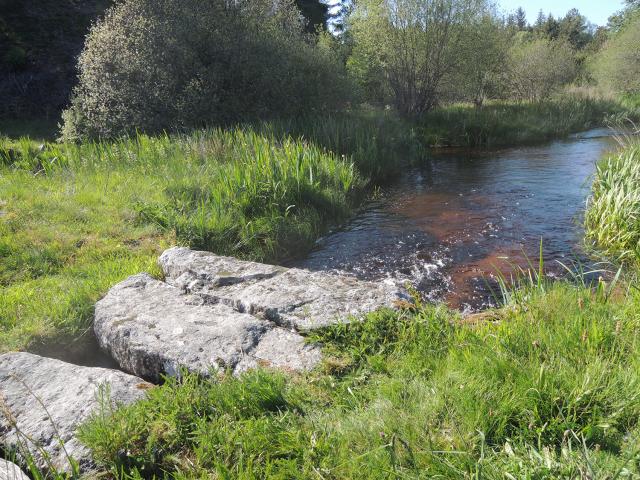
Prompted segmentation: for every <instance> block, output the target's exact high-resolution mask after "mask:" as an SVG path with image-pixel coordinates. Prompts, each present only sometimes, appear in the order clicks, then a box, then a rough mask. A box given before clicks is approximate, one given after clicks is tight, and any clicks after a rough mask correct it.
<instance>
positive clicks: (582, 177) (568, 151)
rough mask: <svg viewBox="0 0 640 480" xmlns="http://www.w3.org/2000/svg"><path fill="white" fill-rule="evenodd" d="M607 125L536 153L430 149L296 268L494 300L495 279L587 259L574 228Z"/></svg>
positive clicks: (440, 296)
mask: <svg viewBox="0 0 640 480" xmlns="http://www.w3.org/2000/svg"><path fill="white" fill-rule="evenodd" d="M613 145H614V141H613V139H612V138H611V136H610V132H609V131H608V130H606V129H598V130H592V131H590V132H586V133H582V134H579V135H575V136H573V137H572V138H570V139H568V140H563V141H557V142H553V143H551V144H547V145H543V146H534V147H520V148H508V149H502V150H492V151H489V150H472V151H471V150H458V151H447V152H435V153H433V154H432V155H431V158H430V159H429V160H427V161H425V162H423V163H422V164H421V165H420V166H418V167H413V168H411V169H409V170H408V171H406V172H404V174H403V175H402V177H401V178H400V179H399V180H398V181H397V182H395V183H394V184H393V185H390V186H388V187H386V188H383V189H381V191H380V192H378V194H377V195H376V197H375V198H374V199H373V200H371V201H370V202H368V203H367V204H366V205H365V206H364V208H362V209H361V210H360V211H359V213H358V214H357V215H356V216H355V217H353V218H352V219H351V221H350V222H349V223H348V224H346V225H344V226H343V227H342V228H340V229H338V230H335V231H333V232H331V233H330V234H329V235H327V236H325V237H324V238H321V239H320V240H319V241H318V243H317V246H316V248H315V249H314V251H313V252H312V253H311V254H310V255H309V256H308V257H307V258H305V259H303V260H302V261H298V262H296V263H295V264H294V265H295V266H297V267H303V268H309V269H312V270H329V271H335V272H340V273H347V274H351V275H354V276H356V277H359V278H362V279H367V280H377V281H380V280H383V279H391V280H394V281H400V282H406V281H409V282H411V283H412V284H413V285H414V286H415V287H416V288H417V290H418V291H419V292H421V293H422V294H423V295H424V296H425V297H426V298H427V299H428V300H431V301H445V302H446V303H447V304H449V305H450V306H451V307H453V308H459V309H462V310H468V311H469V310H471V311H473V310H477V309H480V308H482V307H485V306H488V305H492V304H495V301H496V300H497V298H499V293H498V291H497V283H496V282H495V279H496V277H497V275H498V274H501V275H504V276H507V277H509V276H510V275H511V274H512V273H513V272H514V270H518V267H521V268H527V267H528V266H529V262H532V263H534V264H537V262H538V256H539V255H538V252H539V248H540V241H541V240H542V245H543V251H544V254H543V257H544V259H545V264H546V266H547V272H548V274H551V275H553V274H554V273H555V274H559V273H560V272H561V271H563V270H564V269H563V267H562V266H561V265H560V263H559V262H563V263H564V264H569V263H571V262H573V261H576V260H577V261H579V262H585V261H586V260H587V259H586V256H585V255H584V253H583V252H582V250H581V248H580V246H581V243H582V242H581V237H582V232H581V228H580V220H581V214H582V211H583V209H584V205H585V200H586V198H587V195H588V193H589V186H590V180H591V175H592V173H593V172H594V169H595V163H596V162H597V161H598V160H599V159H600V158H601V157H602V155H603V154H604V152H605V151H606V150H607V149H611V148H612V147H613Z"/></svg>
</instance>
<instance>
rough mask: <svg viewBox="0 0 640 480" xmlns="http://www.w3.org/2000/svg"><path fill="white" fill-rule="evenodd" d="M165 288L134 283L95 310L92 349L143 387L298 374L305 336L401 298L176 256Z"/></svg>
mask: <svg viewBox="0 0 640 480" xmlns="http://www.w3.org/2000/svg"><path fill="white" fill-rule="evenodd" d="M159 263H160V266H161V267H162V269H163V271H164V274H165V281H164V282H163V281H159V280H156V279H154V278H153V277H151V276H150V275H148V274H139V275H134V276H133V277H130V278H128V279H127V280H125V281H123V282H121V283H120V284H118V285H116V286H115V287H113V288H112V289H111V290H110V291H109V293H108V294H107V295H106V296H105V297H104V298H103V299H102V300H100V301H99V302H98V303H97V304H96V309H95V323H94V330H95V333H96V337H97V338H98V342H99V344H100V346H101V347H102V348H103V349H105V350H106V351H107V352H109V353H110V354H111V356H112V357H113V358H114V359H115V360H116V361H117V362H118V364H119V365H120V366H121V368H122V369H123V370H125V371H128V372H131V373H133V374H135V375H139V376H142V377H144V378H147V379H150V380H158V379H159V378H160V377H161V376H162V375H164V374H167V375H177V374H179V372H180V370H181V369H182V368H186V369H187V370H190V371H193V372H197V373H200V374H204V375H209V374H211V373H213V372H215V371H219V370H225V371H232V372H233V373H240V372H243V371H245V370H247V369H249V368H253V367H256V366H258V365H266V366H273V367H278V368H283V369H291V370H308V369H311V368H313V367H314V366H315V365H316V364H317V363H318V362H319V361H320V360H321V353H320V349H319V347H318V346H316V345H310V344H307V343H305V341H304V338H303V336H302V335H301V334H300V332H305V331H309V330H313V329H317V328H321V327H325V326H327V325H330V324H333V323H337V322H342V321H345V320H347V318H348V317H349V316H352V315H361V314H363V313H366V312H369V311H372V310H375V309H377V308H379V307H383V306H389V307H390V306H393V305H394V303H395V302H396V301H397V300H400V299H406V298H408V296H407V294H406V292H405V291H404V290H403V289H401V288H398V287H397V286H396V285H393V284H390V283H389V284H387V283H373V282H363V281H359V280H357V279H354V278H351V277H345V276H338V275H333V274H328V273H325V272H311V271H306V270H301V269H295V268H291V269H287V268H283V267H278V266H274V265H265V264H261V263H255V262H246V261H242V260H237V259H235V258H231V257H222V256H218V255H214V254H211V253H208V252H197V251H193V250H190V249H188V248H181V247H176V248H172V249H169V250H167V251H165V252H164V253H163V254H162V255H161V257H160V259H159Z"/></svg>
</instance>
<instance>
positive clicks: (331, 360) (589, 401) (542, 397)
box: [82, 283, 640, 479]
mask: <svg viewBox="0 0 640 480" xmlns="http://www.w3.org/2000/svg"><path fill="white" fill-rule="evenodd" d="M618 295H619V297H620V298H618V299H617V300H615V301H613V300H611V297H610V289H609V288H606V287H605V286H603V285H602V284H601V286H600V287H599V288H598V289H596V290H591V289H588V288H583V287H576V286H572V285H569V284H564V283H558V284H554V285H551V284H541V285H535V286H528V287H525V289H524V290H521V291H520V292H519V294H518V295H516V296H515V297H514V298H513V299H512V303H511V304H510V305H509V307H508V308H505V309H503V310H500V311H498V312H496V313H495V314H493V317H492V318H491V320H492V321H483V322H480V323H479V324H477V325H470V324H465V323H463V322H461V321H460V319H459V318H457V316H456V315H455V314H452V313H451V312H449V311H447V310H446V309H439V308H434V307H428V306H420V307H418V308H417V309H415V310H412V311H409V310H407V311H403V312H389V311H381V312H378V313H375V314H371V315H369V316H368V317H367V319H366V320H365V321H364V323H361V324H358V323H355V324H351V325H349V326H339V327H332V328H329V329H327V330H325V331H322V332H320V333H318V334H317V335H315V337H314V339H315V340H319V341H321V342H323V343H324V344H325V351H326V353H327V355H328V358H327V360H326V361H325V363H324V365H323V367H322V368H321V369H319V370H317V371H315V372H313V373H310V374H308V375H306V376H296V377H290V376H287V375H283V374H281V373H276V372H270V371H257V372H252V373H248V374H246V375H244V376H243V377H241V378H238V379H235V378H232V377H224V378H222V379H221V381H220V382H219V383H207V382H200V381H199V380H198V379H196V378H193V377H188V378H186V379H185V380H184V381H183V382H182V383H177V382H175V381H170V382H168V383H167V384H165V385H163V386H161V387H157V388H155V389H154V390H152V391H151V392H150V397H149V399H148V400H146V401H144V402H142V403H140V404H137V405H134V406H132V407H128V408H126V409H124V410H120V411H118V412H116V413H115V414H114V415H112V416H110V414H111V412H104V414H105V415H103V416H98V417H96V418H95V419H94V420H93V421H92V422H91V423H90V424H88V425H87V426H86V427H85V428H84V430H83V432H82V439H83V440H84V441H85V442H86V443H87V444H88V445H90V446H91V447H92V448H93V451H94V453H95V455H96V458H97V459H98V460H99V462H100V464H101V465H102V467H103V468H104V469H106V470H108V471H109V472H111V473H112V474H113V475H114V476H116V478H151V477H152V476H153V475H157V476H158V477H162V476H166V477H167V478H183V479H186V478H212V477H213V478H247V479H248V478H309V479H311V478H325V479H339V478H354V479H355V478H358V479H363V478H371V479H374V478H375V479H379V478H495V479H504V478H549V479H551V478H554V479H555V478H608V479H613V478H637V477H636V476H637V475H639V474H640V456H639V454H640V450H639V447H640V443H639V441H640V428H639V427H640V426H639V424H638V419H639V418H640V373H639V372H640V360H639V357H638V354H637V352H638V348H639V347H640V329H639V327H640V323H639V319H638V315H637V311H638V307H639V306H640V303H639V302H640V298H639V297H638V294H637V292H635V291H634V290H633V289H631V290H629V291H626V290H624V291H621V292H619V293H618ZM122 452H126V454H124V455H123V453H122ZM634 475H635V476H634Z"/></svg>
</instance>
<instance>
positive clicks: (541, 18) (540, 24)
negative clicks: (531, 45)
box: [533, 10, 547, 31]
mask: <svg viewBox="0 0 640 480" xmlns="http://www.w3.org/2000/svg"><path fill="white" fill-rule="evenodd" d="M546 22H547V16H546V15H545V14H544V12H543V11H542V10H540V11H539V12H538V17H537V18H536V23H534V25H533V28H534V30H537V31H540V30H542V29H543V28H544V25H545V23H546Z"/></svg>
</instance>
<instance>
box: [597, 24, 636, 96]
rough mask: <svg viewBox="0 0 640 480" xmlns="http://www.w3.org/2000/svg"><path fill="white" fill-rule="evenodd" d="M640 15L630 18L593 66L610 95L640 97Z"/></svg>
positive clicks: (609, 40) (603, 49)
mask: <svg viewBox="0 0 640 480" xmlns="http://www.w3.org/2000/svg"><path fill="white" fill-rule="evenodd" d="M639 56H640V13H636V14H635V15H633V16H631V17H630V18H629V19H628V20H627V21H626V24H625V25H624V26H623V27H621V28H620V30H619V31H618V32H616V33H614V34H613V36H611V37H610V38H609V39H608V40H607V42H606V43H605V44H604V46H603V48H602V49H601V51H600V52H599V53H598V54H597V55H596V56H595V58H594V59H593V61H592V62H591V70H592V73H593V76H594V77H595V79H596V80H597V82H598V84H599V85H600V86H601V87H602V88H604V89H606V90H609V91H612V92H615V93H620V94H626V95H634V94H639V93H640V61H639V60H638V58H639Z"/></svg>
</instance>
